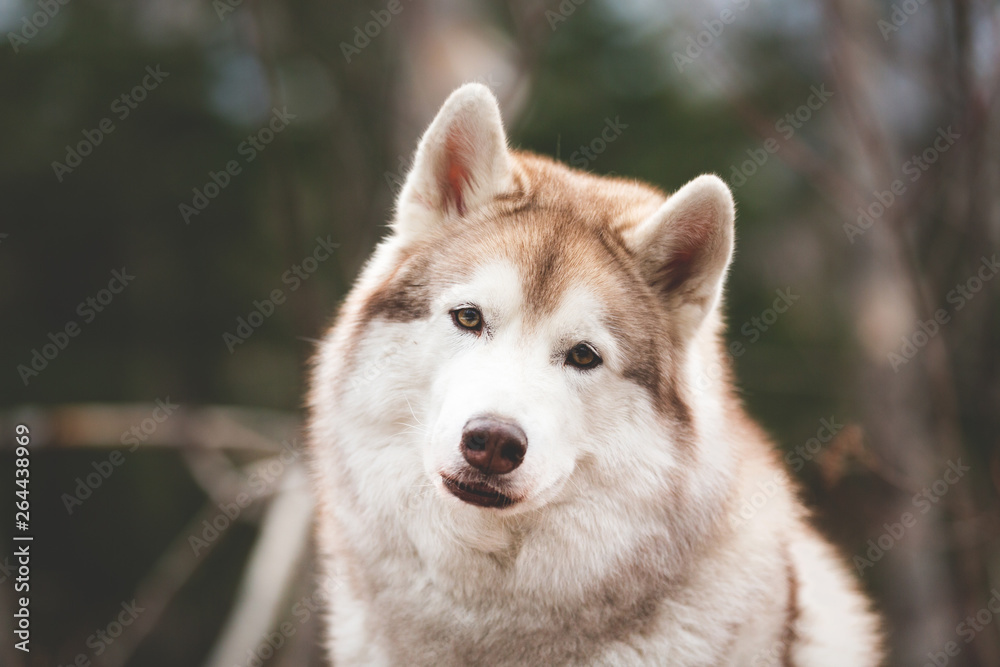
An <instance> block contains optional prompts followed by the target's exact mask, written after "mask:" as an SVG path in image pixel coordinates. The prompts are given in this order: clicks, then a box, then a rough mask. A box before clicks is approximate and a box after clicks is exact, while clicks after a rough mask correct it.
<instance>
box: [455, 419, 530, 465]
mask: <svg viewBox="0 0 1000 667" xmlns="http://www.w3.org/2000/svg"><path fill="white" fill-rule="evenodd" d="M527 450H528V437H527V436H526V435H524V431H523V430H521V427H520V426H518V425H517V424H515V423H514V422H512V421H508V420H506V419H501V418H499V417H474V418H472V419H470V420H469V423H468V424H466V425H465V428H464V429H462V456H464V457H465V460H466V461H468V462H469V465H471V466H472V467H473V468H476V469H477V470H481V471H482V472H484V473H486V474H487V475H506V474H507V473H509V472H510V471H511V470H513V469H514V468H516V467H518V466H519V465H521V461H523V460H524V453H525V452H526V451H527Z"/></svg>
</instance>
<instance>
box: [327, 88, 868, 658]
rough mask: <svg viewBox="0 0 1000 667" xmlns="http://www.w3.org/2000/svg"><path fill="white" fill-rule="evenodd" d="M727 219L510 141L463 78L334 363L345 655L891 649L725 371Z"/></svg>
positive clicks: (705, 201) (722, 192)
mask: <svg viewBox="0 0 1000 667" xmlns="http://www.w3.org/2000/svg"><path fill="white" fill-rule="evenodd" d="M734 224H735V205H734V202H733V197H732V194H731V192H730V190H729V188H728V187H727V186H726V185H725V184H724V183H723V181H722V180H720V179H719V178H717V177H715V176H712V175H705V176H699V177H697V178H695V179H694V180H692V181H691V182H689V183H688V184H687V185H685V186H683V187H682V188H680V189H679V190H678V191H676V192H674V193H673V194H671V195H669V196H667V195H665V194H664V193H662V192H661V191H659V190H657V189H655V188H653V187H650V186H647V185H644V184H641V183H638V182H635V181H632V180H626V179H622V178H608V177H600V176H596V175H593V174H590V173H585V172H582V171H576V170H573V169H571V168H569V167H566V166H564V165H562V164H560V163H558V162H555V161H552V160H550V159H547V158H544V157H540V156H537V155H533V154H529V153H525V152H518V151H513V150H510V149H509V148H508V145H507V139H506V135H505V132H504V128H503V124H502V120H501V116H500V111H499V106H498V104H497V101H496V99H495V98H494V96H493V95H492V93H491V92H490V91H489V89H488V88H486V87H485V86H482V85H479V84H467V85H465V86H462V87H461V88H459V89H458V90H456V91H455V92H454V93H452V95H451V96H450V97H449V98H448V99H447V101H446V102H445V103H444V105H443V107H442V108H441V110H440V111H439V113H438V115H437V116H436V118H435V119H434V121H433V122H432V123H431V125H430V127H429V128H428V129H427V131H426V133H425V134H424V135H423V138H422V139H421V140H420V143H419V146H418V148H417V152H416V155H415V157H414V160H413V165H412V167H411V170H410V172H409V173H408V175H407V177H406V180H405V183H404V185H403V188H402V190H401V191H400V193H399V197H398V200H397V202H396V208H395V213H394V216H393V220H392V223H391V230H390V233H389V234H388V236H387V238H385V239H384V240H383V241H382V242H381V243H380V244H379V245H378V247H377V248H376V250H375V251H374V254H373V256H372V257H371V258H370V260H369V261H368V263H367V265H366V266H365V268H364V269H363V271H362V273H361V275H360V277H359V278H358V280H357V282H356V284H355V286H354V288H353V290H352V291H351V292H350V294H349V295H348V297H347V298H346V300H345V301H344V303H343V304H342V306H341V308H340V311H339V314H338V316H337V320H336V323H335V325H334V326H333V328H332V329H331V330H330V332H329V333H328V334H327V335H326V336H325V338H324V340H323V341H322V343H321V344H320V346H319V348H318V351H317V355H316V358H315V361H314V366H313V371H312V377H311V389H310V393H309V399H308V403H309V412H310V417H309V425H308V432H309V445H308V451H309V460H310V468H311V471H312V479H313V483H314V487H315V491H316V496H317V505H318V511H317V522H318V524H317V535H318V544H319V551H320V559H321V563H322V567H323V569H324V570H325V572H326V573H327V574H328V575H329V576H331V577H335V579H336V581H337V582H338V584H339V586H338V588H337V590H336V592H335V593H333V595H332V596H331V601H330V609H329V614H328V626H329V627H328V632H327V636H326V646H327V648H328V652H329V656H330V659H331V660H332V663H333V664H334V665H336V666H344V665H435V666H450V665H503V666H507V665H511V666H513V665H518V666H523V665H529V666H534V665H540V666H541V665H544V666H551V665H623V666H624V665H657V666H662V665H685V666H686V665H712V666H715V665H751V666H753V667H760V666H763V665H775V666H777V665H795V666H798V667H818V666H821V665H829V666H834V665H836V666H837V667H843V666H848V665H849V666H850V667H868V666H874V665H879V664H881V662H882V648H881V646H882V640H881V631H880V621H879V618H878V616H877V615H876V614H875V613H874V612H873V611H872V610H871V606H870V604H869V602H868V600H867V599H866V597H865V596H864V595H863V594H862V593H861V592H860V590H859V587H858V585H857V583H856V582H855V581H853V579H852V575H851V574H850V572H849V571H848V569H847V568H846V566H845V564H844V563H843V562H842V560H841V558H840V557H839V556H838V555H837V554H836V553H835V551H834V549H833V548H832V547H831V546H830V544H829V543H828V542H827V541H825V540H824V539H823V538H822V537H821V536H820V535H819V534H818V533H817V532H816V531H815V530H814V529H813V528H812V527H810V525H809V523H808V518H807V516H806V511H805V509H804V506H803V505H802V503H801V502H800V501H799V500H798V497H797V492H796V488H795V486H794V483H793V482H792V480H791V479H790V478H789V476H788V475H787V474H786V472H785V470H784V468H783V466H782V465H781V464H780V460H779V457H778V455H777V454H776V452H775V449H774V447H773V445H772V444H771V443H770V442H769V441H768V438H767V437H766V436H765V434H764V433H763V432H762V430H761V429H760V428H759V427H758V426H757V425H755V423H754V422H753V421H752V420H751V419H750V418H749V417H748V416H747V415H746V413H745V411H744V409H743V408H742V406H741V405H740V403H739V401H738V400H737V398H736V397H735V392H734V389H733V383H732V380H731V376H730V373H729V371H728V370H723V371H721V372H711V369H713V368H716V369H718V368H722V369H727V368H728V367H727V366H726V354H725V350H724V349H723V347H722V345H723V343H722V342H721V341H720V334H721V331H722V329H723V316H722V313H721V310H722V291H723V283H724V278H725V274H726V271H727V269H728V267H729V264H730V261H731V259H732V256H733V247H734ZM764 487H768V488H769V493H768V494H767V496H768V497H767V502H766V503H764V504H761V503H759V502H758V503H756V504H755V505H754V508H755V513H754V514H753V516H752V517H751V518H749V519H746V518H743V517H741V516H740V508H741V507H744V506H745V503H747V502H748V499H749V498H751V496H753V494H755V493H758V489H759V488H764Z"/></svg>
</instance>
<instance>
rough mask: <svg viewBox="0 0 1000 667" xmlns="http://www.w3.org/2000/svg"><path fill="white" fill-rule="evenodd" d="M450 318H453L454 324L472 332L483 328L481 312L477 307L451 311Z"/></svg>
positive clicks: (477, 331)
mask: <svg viewBox="0 0 1000 667" xmlns="http://www.w3.org/2000/svg"><path fill="white" fill-rule="evenodd" d="M451 319H453V320H455V326H457V327H459V328H460V329H466V330H468V331H472V332H474V333H479V332H480V331H482V330H483V314H482V313H480V312H479V310H478V309H477V308H459V309H458V310H453V311H451Z"/></svg>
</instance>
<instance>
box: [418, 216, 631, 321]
mask: <svg viewBox="0 0 1000 667" xmlns="http://www.w3.org/2000/svg"><path fill="white" fill-rule="evenodd" d="M448 246H450V247H449V248H443V249H442V250H443V252H442V254H441V255H439V260H438V261H439V263H440V264H441V265H443V266H446V265H447V263H448V260H447V259H446V258H447V257H448V256H451V257H453V258H455V259H459V261H462V262H466V263H468V266H467V270H466V271H465V272H463V273H465V274H466V275H467V276H468V280H469V281H470V282H472V281H474V282H475V283H476V284H477V286H479V287H480V288H483V287H485V288H488V289H489V291H490V292H491V293H494V294H496V295H497V298H498V299H500V300H502V301H505V302H508V303H509V302H510V301H511V299H512V292H514V291H516V292H517V295H518V296H519V307H520V308H521V309H522V310H523V311H524V313H525V314H527V315H534V316H535V317H536V318H541V317H547V316H551V315H553V314H554V313H555V312H556V311H557V310H563V308H562V305H563V304H565V303H566V302H567V300H571V301H572V302H573V303H574V304H575V305H582V302H583V301H585V300H586V299H588V298H589V299H590V300H592V301H594V302H596V303H594V306H595V307H599V308H600V309H601V310H613V309H615V306H616V304H621V302H622V300H623V297H624V295H625V294H626V293H627V292H629V291H632V292H633V293H634V291H635V290H636V289H638V288H639V287H640V286H641V285H640V283H639V281H638V279H637V273H636V271H635V267H634V264H635V262H634V260H633V259H632V257H631V256H630V254H629V252H628V251H627V250H626V249H625V247H624V246H623V245H622V244H621V243H620V242H619V241H618V240H617V239H616V238H615V237H614V235H613V234H611V233H609V232H608V231H607V230H606V229H604V228H602V227H598V226H595V225H592V224H587V223H585V222H583V221H580V220H573V219H572V214H571V213H570V212H567V211H565V210H556V211H553V210H533V211H530V212H526V211H520V212H518V213H517V214H516V215H513V216H512V215H496V216H493V217H492V218H491V219H489V220H483V221H479V222H478V223H477V224H476V225H475V226H474V228H470V229H469V230H467V231H466V232H465V233H462V234H457V235H454V236H452V237H451V239H450V240H449V243H448ZM491 283H492V284H491Z"/></svg>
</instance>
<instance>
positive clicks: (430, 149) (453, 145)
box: [393, 83, 514, 239]
mask: <svg viewBox="0 0 1000 667" xmlns="http://www.w3.org/2000/svg"><path fill="white" fill-rule="evenodd" d="M513 183H514V179H513V167H512V165H511V158H510V153H509V152H508V150H507V136H506V135H505V134H504V130H503V122H502V121H501V119H500V107H499V105H498V104H497V100H496V98H495V97H493V93H491V92H490V89H489V88H487V87H486V86H484V85H482V84H478V83H468V84H466V85H464V86H462V87H461V88H459V89H458V90H456V91H455V92H453V93H452V94H451V96H450V97H448V99H447V100H446V101H445V103H444V105H443V106H442V107H441V110H440V111H438V114H437V116H436V117H435V118H434V121H433V122H432V123H431V125H430V127H429V128H427V131H426V132H425V133H424V136H423V138H422V139H421V140H420V144H419V146H418V147H417V154H416V156H415V157H414V159H413V168H412V169H411V171H410V173H409V174H408V175H407V177H406V183H405V184H404V185H403V190H402V191H401V192H400V195H399V200H398V201H397V203H396V218H395V222H394V223H393V229H394V230H395V232H396V234H397V236H400V237H403V238H405V239H412V238H418V237H420V236H421V235H423V234H427V233H431V232H434V231H438V230H442V231H443V226H444V224H445V223H447V222H448V221H450V220H459V219H461V218H463V217H465V215H466V214H467V213H469V212H470V211H473V210H475V209H476V208H478V207H479V206H482V205H483V204H485V203H486V202H488V201H490V200H491V199H493V198H494V197H496V196H497V195H499V194H502V193H504V192H508V191H510V190H511V189H512V188H513Z"/></svg>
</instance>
